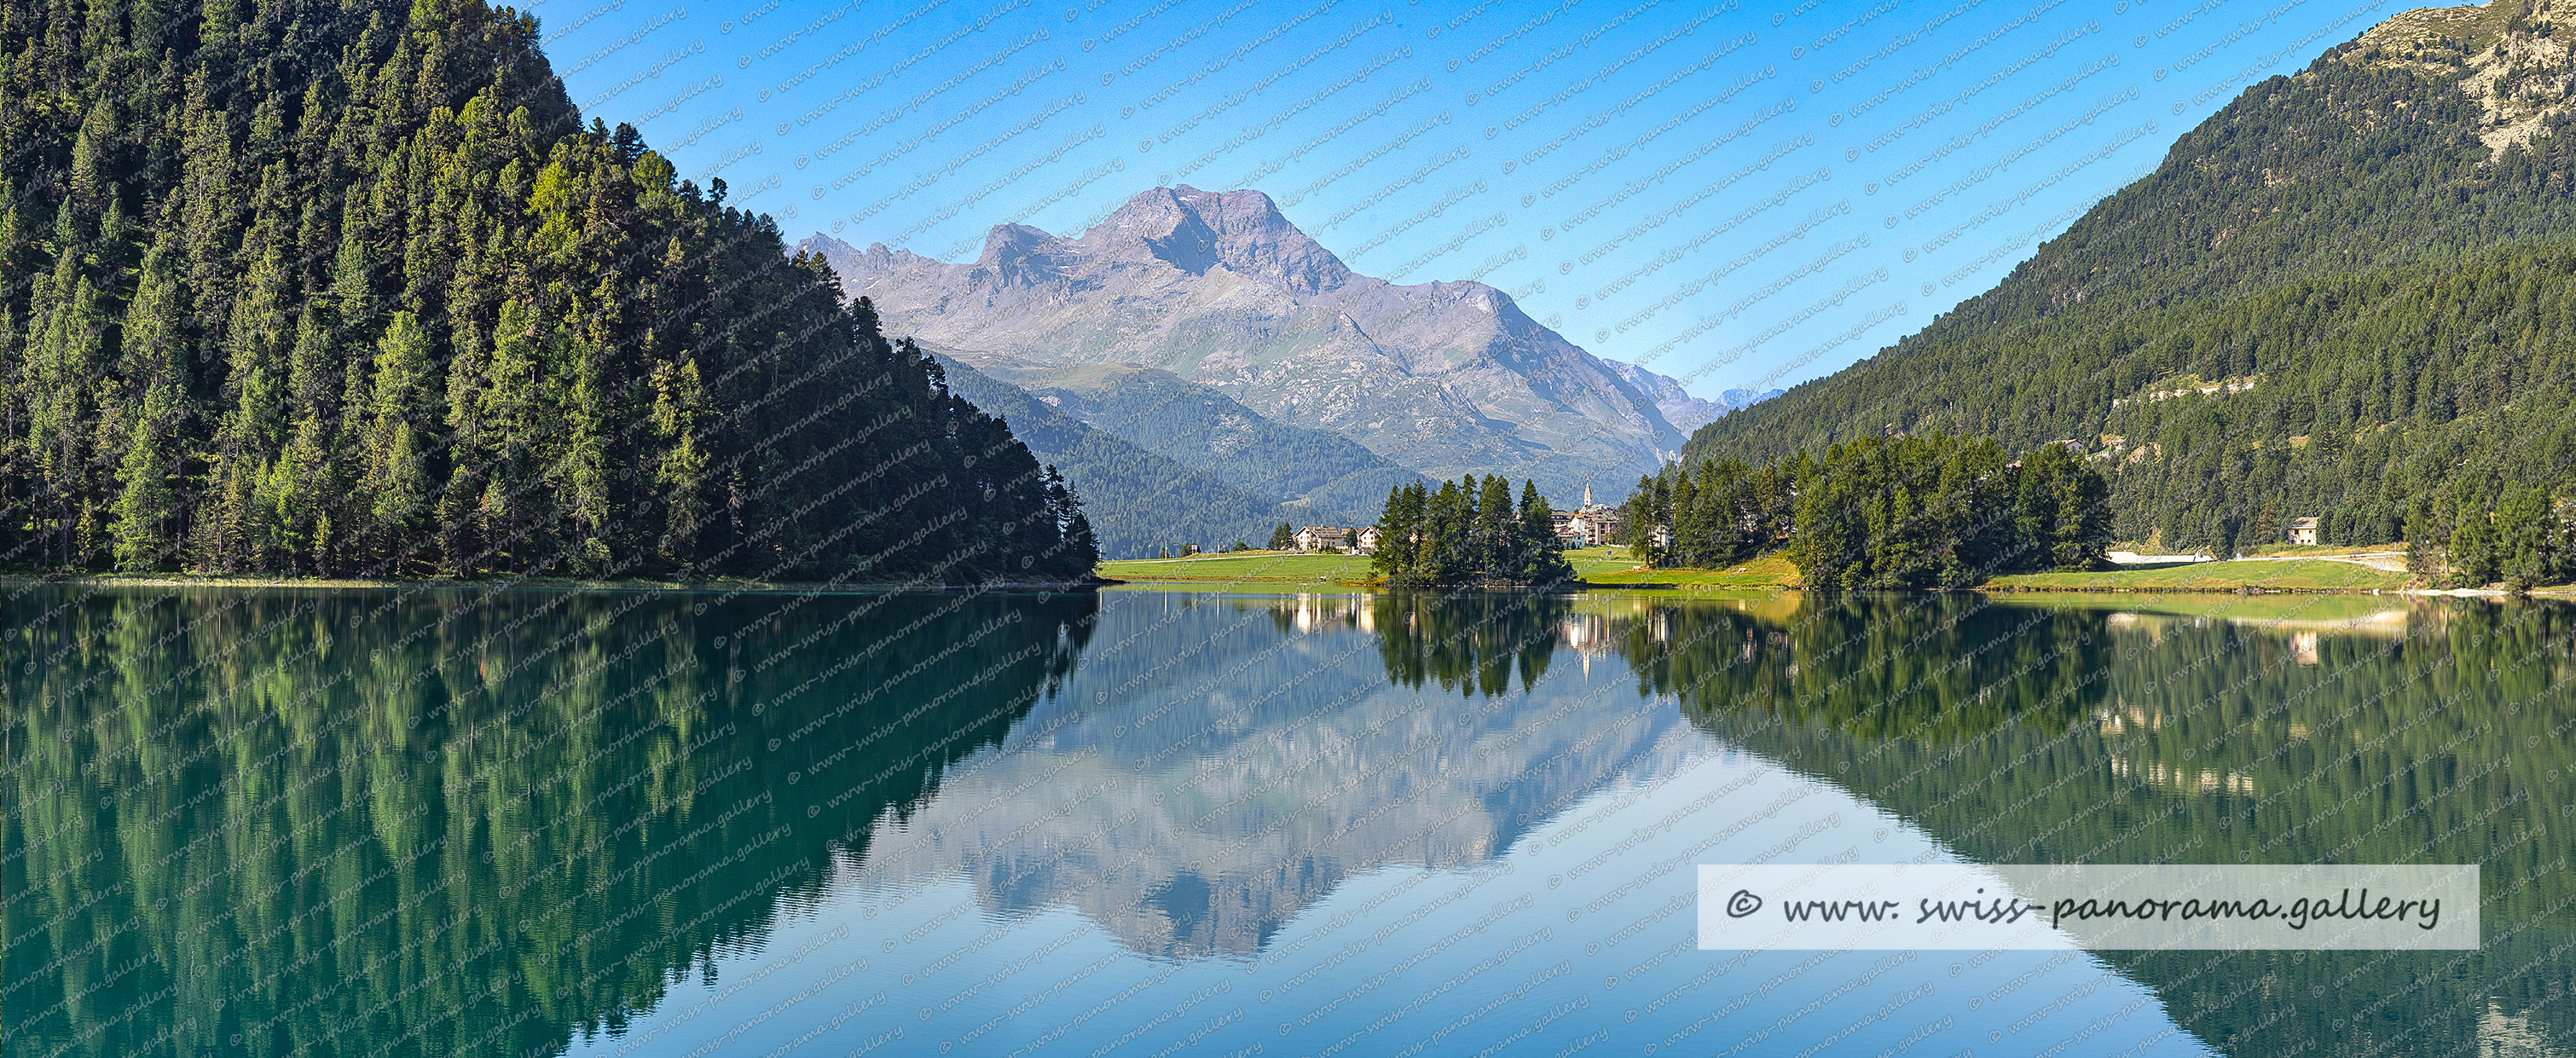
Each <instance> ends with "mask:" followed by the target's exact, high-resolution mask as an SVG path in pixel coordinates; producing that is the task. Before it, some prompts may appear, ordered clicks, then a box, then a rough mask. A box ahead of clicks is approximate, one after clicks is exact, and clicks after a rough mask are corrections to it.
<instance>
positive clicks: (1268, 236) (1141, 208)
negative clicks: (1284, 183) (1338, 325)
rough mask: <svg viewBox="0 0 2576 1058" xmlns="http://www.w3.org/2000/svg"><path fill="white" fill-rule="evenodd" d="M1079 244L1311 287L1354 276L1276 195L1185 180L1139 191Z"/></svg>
mask: <svg viewBox="0 0 2576 1058" xmlns="http://www.w3.org/2000/svg"><path fill="white" fill-rule="evenodd" d="M1074 244H1075V245H1076V246H1078V247H1080V248H1081V249H1082V251H1083V252H1085V253H1089V254H1104V255H1109V256H1113V257H1119V256H1130V257H1132V256H1136V255H1138V254H1142V255H1145V256H1150V257H1152V258H1155V259H1159V260H1161V261H1164V262H1166V263H1168V264H1170V265H1172V266H1173V267H1176V268H1179V269H1181V270H1183V271H1186V272H1189V273H1191V274H1193V275H1204V274H1206V273H1207V270H1208V269H1209V268H1211V267H1223V268H1225V269H1226V270H1227V271H1230V272H1236V273H1241V274H1245V275H1258V276H1266V277H1269V278H1273V279H1276V280H1279V281H1280V282H1282V283H1285V284H1287V285H1288V286H1289V288H1290V289H1293V290H1297V291H1300V292H1304V293H1312V292H1315V291H1320V290H1330V289H1333V288H1335V287H1338V286H1341V285H1342V284H1344V283H1347V282H1350V281H1351V279H1352V278H1353V273H1352V272H1351V270H1350V269H1349V268H1348V267H1347V266H1345V265H1343V264H1342V261H1341V259H1340V258H1338V257H1335V256H1333V252H1332V251H1330V250H1327V249H1325V248H1324V247H1323V245H1322V244H1321V243H1318V242H1316V241H1315V240H1314V239H1312V238H1309V237H1308V236H1307V235H1306V233H1305V232H1303V231H1300V230H1298V228H1297V226H1296V225H1295V224H1292V223H1289V221H1288V218H1287V217H1286V216H1285V215H1283V214H1281V213H1280V212H1279V206H1278V204H1277V203H1274V202H1272V201H1271V200H1270V196H1268V195H1265V194H1262V193H1261V192H1259V191H1254V190H1250V189H1245V190H1240V191H1202V190H1199V189H1198V188H1195V187H1191V186H1190V185H1188V184H1182V185H1179V186H1177V187H1157V188H1152V189H1149V190H1146V191H1143V192H1140V193H1138V194H1137V195H1136V196H1135V197H1133V198H1130V199H1128V200H1127V202H1126V204H1125V205H1122V206H1120V207H1118V210H1117V212H1114V213H1111V214H1110V215H1109V218H1108V219H1107V220H1104V221H1102V222H1100V223H1099V224H1096V225H1093V226H1092V228H1091V229H1090V230H1089V231H1085V232H1083V233H1082V237H1081V238H1079V239H1076V240H1074Z"/></svg>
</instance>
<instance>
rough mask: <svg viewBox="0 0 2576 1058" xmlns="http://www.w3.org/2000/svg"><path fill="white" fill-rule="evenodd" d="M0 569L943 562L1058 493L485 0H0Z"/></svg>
mask: <svg viewBox="0 0 2576 1058" xmlns="http://www.w3.org/2000/svg"><path fill="white" fill-rule="evenodd" d="M0 56H5V57H0V567H5V568H9V569H17V570H105V569H109V568H122V569H126V570H142V569H183V568H184V569H194V570H207V571H259V572H272V573H288V574H343V575H345V574H360V575H375V576H418V575H430V574H448V575H477V574H489V573H501V572H509V573H542V574H559V575H577V576H586V577H604V576H632V575H639V574H648V573H649V574H655V575H678V576H687V575H698V574H733V575H746V576H757V577H795V578H819V577H824V576H843V575H857V576H862V577H867V578H871V579H885V578H895V577H909V576H929V577H938V578H945V579H950V580H957V579H968V578H979V577H988V576H994V575H1000V574H1005V573H1007V574H1010V575H1014V576H1026V575H1041V576H1071V575H1077V574H1080V573H1083V572H1085V571H1087V570H1088V569H1089V568H1090V566H1091V564H1092V555H1091V553H1090V552H1091V543H1090V541H1089V538H1088V530H1087V529H1086V528H1085V526H1084V524H1083V520H1082V518H1081V515H1080V511H1079V509H1078V506H1077V505H1076V503H1075V501H1074V500H1073V498H1072V496H1071V494H1070V493H1069V492H1067V491H1066V490H1065V489H1064V488H1063V487H1062V486H1061V484H1060V483H1059V482H1058V481H1057V480H1056V479H1055V478H1054V476H1053V475H1052V474H1051V473H1050V472H1048V471H1045V470H1043V469H1042V468H1041V467H1039V465H1038V464H1037V463H1036V461H1035V460H1034V459H1033V458H1032V457H1031V456H1030V455H1029V453H1028V451H1027V450H1026V449H1025V448H1024V447H1023V446H1022V445H1020V444H1019V443H1018V442H1017V441H1015V440H1013V439H1012V438H1011V436H1010V434H1009V433H1008V431H1007V430H1006V429H1005V428H1004V427H1003V426H1002V425H1001V424H1000V423H999V422H997V421H995V420H993V419H991V418H988V417H986V416H984V415H983V414H981V413H979V412H977V411H976V410H975V409H974V408H972V407H971V406H969V405H968V404H966V403H965V402H964V401H962V400H959V399H956V398H955V397H953V396H952V395H950V394H948V393H947V392H946V390H945V388H944V385H943V383H942V381H941V378H940V375H939V372H938V370H937V368H936V366H935V365H934V364H932V363H931V362H930V361H929V359H928V358H927V357H926V356H924V355H922V354H921V353H920V352H919V351H918V350H915V349H912V348H911V347H910V346H909V345H908V344H906V345H901V346H898V345H895V344H892V343H889V342H887V341H886V340H885V339H884V338H883V337H882V336H880V335H879V333H878V330H877V325H876V320H875V317H874V314H873V312H872V311H871V310H870V309H869V308H868V306H867V305H866V303H865V302H861V303H858V304H856V305H853V306H849V307H846V308H845V307H844V306H843V305H842V304H841V302H840V299H839V290H838V288H837V286H836V284H835V282H834V279H833V277H832V275H831V273H830V270H829V269H828V268H827V267H826V266H824V265H823V264H822V263H821V262H820V261H819V260H815V259H811V258H805V257H799V258H797V259H793V260H791V259H789V258H788V257H786V256H785V255H784V254H783V253H782V252H781V245H780V242H779V238H778V232H777V229H776V227H775V225H774V224H773V223H772V222H771V221H770V220H769V218H767V217H765V216H759V215H755V214H751V213H747V212H744V211H742V210H738V209H734V208H731V207H728V206H726V205H725V204H724V188H723V185H722V183H721V182H711V184H710V186H709V187H708V188H706V189H703V190H702V189H700V188H697V187H695V186H693V185H692V184H690V183H688V182H685V181H675V180H674V178H673V177H674V174H673V169H672V165H671V163H670V162H669V161H668V160H666V159H664V158H663V157H662V156H661V155H659V154H656V153H654V152H653V151H652V150H650V149H648V148H647V147H646V146H645V144H644V143H643V142H642V141H641V139H640V137H639V136H637V134H636V133H635V132H634V130H633V129H631V128H628V127H626V126H623V125H621V126H619V127H618V128H617V129H616V130H614V131H611V130H609V129H607V128H605V127H604V126H602V125H601V124H600V123H599V122H598V121H596V120H593V121H591V122H590V123H589V124H588V127H587V128H585V127H584V124H583V122H582V119H581V115H580V114H579V113H578V112H577V111H576V110H575V109H574V108H573V106H572V105H571V104H570V102H568V101H567V99H566V97H565V95H564V92H563V89H562V86H561V84H560V82H558V81H557V80H556V79H555V78H554V76H553V74H552V72H551V71H550V69H549V67H548V65H547V62H546V59H545V56H544V55H543V54H542V53H540V51H539V50H538V46H537V23H536V21H535V20H534V19H533V18H532V17H529V16H526V15H522V14H518V13H515V12H509V11H501V12H495V11H494V10H492V9H490V8H488V7H486V6H485V5H484V4H483V3H482V2H481V0H416V2H413V3H408V4H406V3H401V2H396V0H329V2H324V0H263V2H260V3H257V4H249V3H244V2H242V0H178V2H166V0H0Z"/></svg>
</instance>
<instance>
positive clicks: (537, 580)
mask: <svg viewBox="0 0 2576 1058" xmlns="http://www.w3.org/2000/svg"><path fill="white" fill-rule="evenodd" d="M1123 583H1126V582H1125V581H1120V580H1111V579H1107V578H1101V577H1092V578H1090V579H1087V580H1078V581H1018V580H1009V581H975V582H970V583H965V584H949V583H937V584H933V583H925V582H921V581H914V580H842V581H752V580H641V579H630V580H581V579H577V578H572V577H525V578H518V579H512V578H507V577H494V578H490V579H487V580H459V579H456V578H453V577H423V578H419V579H406V580H377V579H368V578H360V577H278V576H270V575H265V574H226V573H205V574H198V573H74V574H59V575H47V574H26V573H10V574H0V586H7V587H12V588H16V587H53V586H61V587H78V586H94V587H104V588H330V589H335V590H351V591H379V590H384V589H404V588H409V589H425V590H441V589H444V590H463V591H475V590H480V591H563V592H580V591H595V592H637V591H652V592H671V593H675V594H700V593H704V594H734V595H804V594H825V593H834V592H845V593H850V594H865V593H874V592H889V591H919V592H952V591H967V590H979V591H1096V590H1098V589H1100V588H1103V587H1107V586H1110V585H1114V584H1123Z"/></svg>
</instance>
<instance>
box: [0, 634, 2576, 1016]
mask: <svg viewBox="0 0 2576 1058" xmlns="http://www.w3.org/2000/svg"><path fill="white" fill-rule="evenodd" d="M10 592H11V594H9V595H7V596H6V602H5V604H0V605H5V611H0V612H5V616H6V618H7V621H6V626H5V627H6V629H7V638H6V639H5V641H0V664H5V678H0V688H5V692H6V695H7V699H6V705H7V710H8V711H7V726H6V728H5V729H0V752H5V762H6V766H7V772H6V776H5V779H4V780H0V808H5V809H6V820H5V832H4V833H0V855H5V857H6V861H5V863H0V883H5V885H6V887H7V895H8V900H7V907H6V910H5V912H0V916H5V917H0V925H5V932H4V933H0V943H5V944H6V946H7V947H6V948H5V950H0V989H5V992H0V1052H5V1053H7V1054H9V1055H18V1054H58V1053H59V1054H100V1055H110V1054H112V1055H126V1054H152V1053H165V1052H166V1053H185V1054H206V1053H221V1054H261V1055H265V1054H280V1055H284V1054H310V1055H340V1054H368V1055H386V1054H442V1055H444V1054H493V1055H521V1054H554V1053H563V1052H566V1051H570V1052H574V1053H582V1054H612V1055H699V1054H703V1055H716V1054H723V1055H734V1054H748V1055H824V1054H829V1055H850V1054H854V1053H874V1054H888V1055H895V1054H903V1055H909V1054H951V1053H954V1054H972V1055H984V1054H995V1055H1008V1054H1066V1055H1085V1056H1091V1058H1101V1056H1105V1055H1140V1056H1145V1055H1171V1054H1182V1053H1187V1054H1277V1055H1409V1054H1431V1055H1477V1054H1515V1055H1518V1054H1533V1055H1559V1054H1573V1053H1583V1052H1590V1053H1596V1054H1692V1055H1705V1054H1758V1055H1802V1054H1860V1055H1877V1054H1898V1053H1901V1054H1913V1055H1942V1056H1946V1055H1955V1054H1960V1053H1962V1052H1966V1053H1970V1054H1976V1055H2020V1054H2121V1053H2127V1054H2190V1053H2206V1052H2217V1053H2224V1054H2248V1055H2252V1054H2290V1053H2301V1052H2312V1053H2334V1054H2370V1053H2394V1054H2426V1053H2449V1052H2455V1051H2456V1052H2460V1053H2481V1049H2482V1048H2484V1049H2485V1050H2486V1052H2488V1053H2530V1054H2540V1053H2556V1052H2557V1051H2559V1050H2563V1049H2564V1048H2565V1041H2564V1035H2563V1034H2564V1033H2565V1032H2567V1031H2568V1029H2569V1028H2570V1027H2576V1016H2571V1012H2570V1010H2569V1007H2568V1003H2569V1000H2568V997H2567V994H2566V989H2567V985H2568V982H2569V981H2570V980H2571V979H2576V972H2571V971H2576V915H2571V913H2570V912H2569V905H2570V903H2571V899H2570V887H2569V885H2568V882H2567V874H2566V859H2567V853H2568V851H2569V849H2570V846H2571V844H2576V842H2571V836H2570V835H2571V831H2570V830H2569V829H2568V828H2570V827H2571V826H2576V819H2571V818H2570V814H2569V813H2570V809H2571V808H2576V796H2571V794H2570V792H2569V790H2568V783H2567V779H2568V777H2569V776H2568V774H2567V772H2568V765H2569V760H2568V758H2569V753H2568V750H2567V737H2566V736H2567V733H2568V731H2569V729H2570V727H2571V726H2576V703H2571V696H2570V695H2569V694H2568V693H2567V681H2568V679H2569V678H2570V677H2571V676H2576V660H2571V657H2570V653H2569V635H2570V632H2571V631H2576V621H2571V617H2576V613H2571V612H2570V611H2568V610H2566V609H2562V608H2559V607H2555V606H2551V605H2546V604H2516V605H2497V604H2492V603H2484V602H2464V601H2452V600H2443V601H2434V602H2425V601H2414V602H2401V601H2398V600H2395V599H2386V598H2373V597H2321V598H2308V599H2284V598H2281V597H2256V598H2251V599H2239V598H2234V597H2228V598H2221V599H2213V600H2206V601H2196V602H2195V601H2172V600H2159V601H2156V602H2155V603H2154V605H2151V606H2148V607H2145V608H2143V609H2139V608H2132V609H2125V610H2123V609H2107V608H2100V607H2098V606H2094V605H2085V606H2072V605H2068V604H2067V603H2068V601H2069V600H2072V599H2073V597H2069V599H2068V600H2051V601H2050V602H2048V603H2045V604H2042V605H2021V604H2014V603H2006V602H1999V601H1993V600H1985V599H1979V598H1975V597H1946V596H1945V597H1929V596H1914V597H1890V598H1855V599H1840V600H1823V599H1818V598H1812V597H1803V596H1798V595H1774V596H1761V597H1744V598H1725V599H1680V598H1675V597H1672V596H1660V597H1658V596H1649V595H1608V594H1602V595H1590V596H1581V597H1545V596H1527V595H1466V596H1455V597H1438V596H1428V595H1385V594H1355V595H1309V596H1295V595H1227V594H1194V593H1188V592H1126V591H1111V592H1104V593H1100V594H1097V595H1086V594H1077V595H1064V594H1053V595H1041V594H1036V593H998V592H997V593H986V594H944V595H942V594H921V595H886V594H836V595H818V596H812V597H800V596H793V595H745V596H740V597H725V596H719V595H707V594H678V593H674V594H650V593H587V594H563V593H547V592H510V591H475V590H470V589H445V590H411V591H390V590H388V591H365V592H342V591H330V592H326V591H320V590H241V591H214V590H203V591H196V590H192V591H170V590H141V589H116V590H99V589H94V588H64V587H48V588H31V587H27V586H23V585H22V586H14V587H12V588H11V589H10ZM2075 601H2080V600H2075ZM2158 859H2164V860H2171V861H2174V862H2210V863H2241V862H2268V863H2304V862H2353V863H2375V862H2388V863H2409V862H2422V863H2478V864H2481V865H2482V867H2483V868H2484V871H2485V879H2486V884H2485V888H2486V893H2487V898H2486V900H2485V904H2484V907H2483V908H2482V913H2483V915H2484V921H2485V935H2486V941H2485V946H2484V947H2483V948H2481V949H2480V950H2478V951H2475V952H2467V953H2459V952H2407V953H2384V952H2325V953H2320V952H2310V953H2292V952H2277V953H2259V952H2258V953H2223V952H2207V953H2178V954H2148V953H2127V952H2109V953H2050V952H1994V953H1963V952H1851V953H1840V954H1823V953H1814V952H1750V953H1748V952H1729V951H1700V950H1698V948H1697V945H1696V935H1695V928H1696V896H1697V893H1696V869H1695V868H1696V865H1698V864H1701V863H1749V862H1772V863H1899V862H1934V861H1937V862H1961V861H1965V862H2100V863H2134V862H2146V861H2151V860H2158ZM2517 1048H2520V1049H2519V1050H2517Z"/></svg>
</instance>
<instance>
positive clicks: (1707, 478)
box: [1623, 435, 2111, 590]
mask: <svg viewBox="0 0 2576 1058" xmlns="http://www.w3.org/2000/svg"><path fill="white" fill-rule="evenodd" d="M2109 492H2110V486H2109V484H2108V483H2107V482H2106V481H2104V480H2103V477H2102V474H2101V473H2100V472H2099V471H2097V470H2095V469H2093V468H2092V467H2088V466H2085V465H2083V464H2082V463H2081V462H2079V461H2078V460H2077V459H2076V458H2075V456H2074V454H2073V453H2072V452H2070V451H2069V450H2068V449H2067V448H2066V446H2064V445H2042V446H2040V448H2039V449H2038V450H2036V451H2034V452H2032V453H2031V454H2030V455H2029V456H2028V457H2026V458H2024V459H2022V460H2019V461H2015V462H2008V461H2006V460H2005V458H2004V453H2003V449H2002V448H2000V447H1998V446H1997V445H1996V444H1995V443H1994V442H1993V441H1991V440H1987V439H1984V438H1954V437H1944V436H1938V435H1935V436H1931V437H1904V438H1896V439H1893V440H1888V439H1882V438H1876V437H1864V438H1861V439H1859V440H1857V441H1853V442H1851V443H1849V444H1837V445H1833V446H1831V447H1829V448H1827V449H1826V450H1825V453H1824V455H1823V458H1821V459H1819V458H1814V457H1810V456H1809V455H1808V454H1806V453H1804V452H1799V453H1795V454H1793V455H1791V456H1790V457H1789V458H1786V459H1782V460H1778V461H1775V462H1773V463H1771V464H1769V465H1766V466H1764V467H1762V468H1761V469H1760V470H1754V469H1752V468H1751V467H1750V466H1748V465H1747V464H1745V463H1744V462H1743V461H1742V460H1737V459H1726V460H1716V459H1708V460H1702V461H1701V462H1700V465H1699V468H1698V470H1697V471H1696V472H1694V471H1691V470H1689V469H1686V468H1684V467H1683V466H1681V465H1679V464H1674V465H1670V466H1667V467H1665V468H1664V472H1663V473H1662V474H1660V475H1649V476H1647V477H1644V478H1641V479H1639V480H1638V482H1637V488H1636V490H1635V491H1633V492H1631V493H1629V495H1628V502H1627V505H1626V508H1625V510H1624V511H1623V514H1624V515H1625V518H1624V525H1625V526H1626V536H1627V544H1628V546H1629V549H1630V551H1631V553H1633V554H1635V555H1637V556H1638V558H1639V559H1640V560H1642V561H1643V562H1645V563H1646V564H1648V565H1654V566H1684V567H1696V568H1703V569H1708V568H1718V567H1724V566H1729V565H1733V564H1735V563H1737V562H1742V561H1745V560H1747V559H1750V558H1752V557H1754V556H1755V555H1758V554H1761V553H1762V552H1765V551H1769V550H1772V549H1774V548H1779V549H1782V550H1783V551H1784V552H1785V556H1786V557H1787V558H1788V560H1789V562H1790V564H1792V565H1795V566H1797V567H1798V574H1799V578H1800V579H1801V580H1803V581H1804V582H1805V583H1806V585H1807V586H1808V587H1811V588H1829V589H1846V590H1848V589H1909V588H1964V587H1969V586H1972V585H1975V584H1977V583H1978V582H1980V581H1983V580H1985V579H1986V578H1987V577H1990V576H1993V575H1995V574H1998V573H2011V572H2016V571H2022V570H2035V569H2063V570H2080V569H2086V568H2089V567H2091V566H2093V565H2095V564H2097V563H2099V562H2101V561H2102V559H2103V554H2104V549H2105V546H2106V545H2107V544H2108V543H2109V542H2110V534H2111V512H2110V507H2109V504H2108V500H2109Z"/></svg>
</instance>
